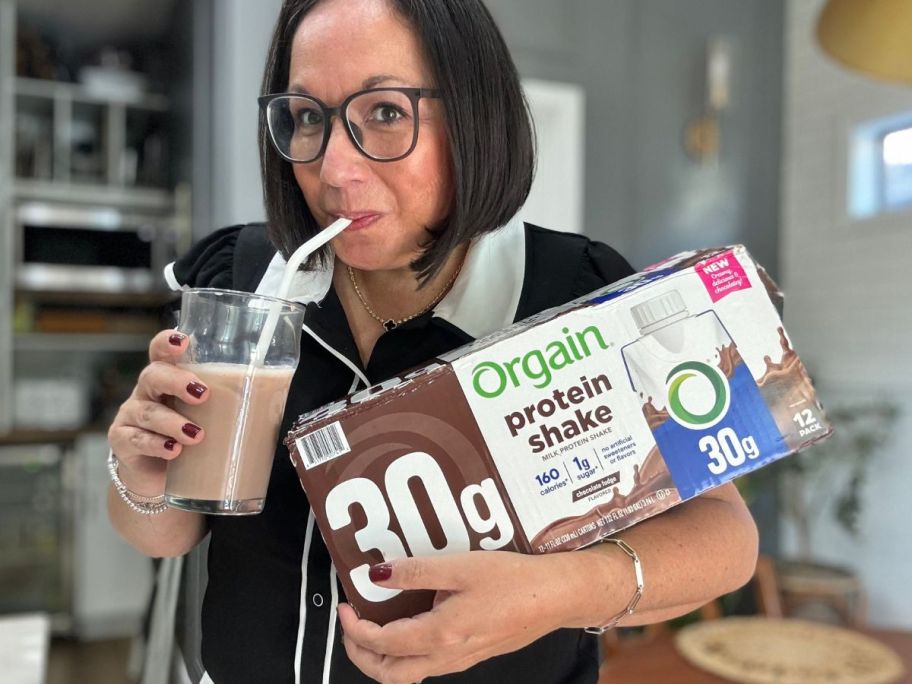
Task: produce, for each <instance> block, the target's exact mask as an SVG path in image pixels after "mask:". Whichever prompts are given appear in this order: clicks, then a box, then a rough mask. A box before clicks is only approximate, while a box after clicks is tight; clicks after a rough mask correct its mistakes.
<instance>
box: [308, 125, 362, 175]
mask: <svg viewBox="0 0 912 684" xmlns="http://www.w3.org/2000/svg"><path fill="white" fill-rule="evenodd" d="M366 162H367V158H366V157H365V156H364V155H363V154H361V152H360V151H359V150H358V149H357V148H356V147H355V144H354V143H353V142H352V139H351V138H350V137H349V135H348V132H347V131H346V130H345V124H344V123H343V122H342V120H341V119H339V118H335V119H333V121H332V123H331V124H330V128H329V140H327V141H326V150H325V151H324V152H323V159H322V166H321V167H320V179H321V180H322V181H323V182H324V183H326V184H328V185H331V186H335V187H343V186H345V185H347V184H349V183H352V182H357V181H359V180H362V179H363V177H364V172H365V169H366Z"/></svg>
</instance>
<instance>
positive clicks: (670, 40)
mask: <svg viewBox="0 0 912 684" xmlns="http://www.w3.org/2000/svg"><path fill="white" fill-rule="evenodd" d="M486 4H487V5H488V7H489V8H490V9H491V13H492V14H493V15H494V17H495V19H496V20H497V21H498V24H499V25H500V27H501V30H502V31H503V33H504V37H505V38H506V40H507V43H508V44H509V46H510V49H511V51H512V53H513V56H514V60H515V61H516V64H517V68H518V69H519V71H520V74H521V75H522V76H523V77H524V78H541V79H545V80H550V81H566V82H569V83H576V84H579V85H581V86H582V87H583V88H584V90H585V95H586V111H585V122H586V123H585V165H584V168H585V175H584V183H585V188H584V190H585V192H584V202H583V206H584V212H583V226H584V232H585V233H586V234H587V235H589V236H591V237H594V238H596V239H599V240H603V241H605V242H608V243H609V244H611V245H613V246H614V247H615V248H616V249H618V250H619V251H620V252H621V253H622V254H624V255H625V256H626V257H627V258H628V259H629V260H630V262H631V263H632V264H633V265H634V266H635V267H643V266H645V265H647V264H650V263H654V262H655V261H658V260H660V259H663V258H665V257H667V256H669V255H671V254H674V253H675V252H677V251H680V250H683V249H690V248H693V247H699V246H705V245H712V244H731V243H735V242H740V243H744V244H746V245H747V246H748V248H749V249H750V250H751V252H752V253H753V254H754V256H755V257H756V258H757V259H758V260H759V261H760V262H761V263H763V264H764V265H765V266H766V267H767V269H768V270H769V271H770V273H772V274H773V276H774V277H778V272H779V264H778V262H779V246H778V245H779V139H780V118H781V98H782V95H781V78H782V77H781V66H782V21H783V5H782V2H781V0H738V1H737V2H733V1H732V0H688V1H687V2H686V3H681V2H671V1H669V0H611V1H605V0H573V1H572V2H566V3H555V2H552V1H551V0H486ZM714 36H724V37H726V38H727V39H729V40H730V41H731V42H732V45H733V47H734V55H733V78H732V89H733V92H732V106H731V109H730V110H729V111H728V112H726V113H725V115H724V118H723V120H722V123H721V125H722V146H721V152H720V154H719V160H718V163H717V164H716V165H715V166H702V165H700V164H697V163H695V162H694V161H692V160H691V159H690V158H688V157H687V155H686V154H685V151H684V145H683V132H684V128H685V124H686V123H687V122H688V121H690V120H691V119H693V118H694V117H696V116H698V115H699V114H700V113H701V112H702V102H703V97H704V95H703V92H704V91H703V74H704V72H705V67H704V63H705V53H706V44H707V39H709V38H711V37H714ZM551 227H555V228H560V227H561V226H557V225H555V226H551ZM776 507H777V501H776V497H775V494H774V493H767V494H766V495H765V496H761V497H758V499H757V500H756V501H755V502H754V504H753V505H752V509H753V511H754V516H755V518H757V521H758V524H759V526H760V529H761V547H762V548H763V550H764V551H767V552H771V553H772V552H775V551H776V549H777V548H778V516H777V512H776Z"/></svg>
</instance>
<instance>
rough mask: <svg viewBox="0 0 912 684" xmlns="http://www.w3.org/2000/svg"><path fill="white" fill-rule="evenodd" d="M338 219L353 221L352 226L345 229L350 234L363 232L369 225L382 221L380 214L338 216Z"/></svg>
mask: <svg viewBox="0 0 912 684" xmlns="http://www.w3.org/2000/svg"><path fill="white" fill-rule="evenodd" d="M337 218H347V219H351V225H350V226H349V227H348V228H346V229H345V230H346V231H347V232H350V231H353V230H363V229H364V228H367V227H368V226H369V225H371V224H372V223H374V222H376V221H378V220H379V219H380V214H371V213H363V214H362V213H358V214H338V215H337Z"/></svg>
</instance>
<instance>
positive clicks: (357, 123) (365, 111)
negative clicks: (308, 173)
mask: <svg viewBox="0 0 912 684" xmlns="http://www.w3.org/2000/svg"><path fill="white" fill-rule="evenodd" d="M422 97H434V98H436V97H440V92H439V91H437V90H430V89H427V88H370V89H368V90H360V91H358V92H357V93H352V94H351V95H349V96H348V97H347V98H345V100H344V101H343V102H342V104H340V105H339V106H338V107H327V106H326V104H325V103H323V102H321V101H320V100H318V99H317V98H315V97H311V96H310V95H300V94H297V93H279V94H276V95H263V96H262V97H260V98H258V102H259V104H260V108H261V109H262V110H263V111H264V112H265V113H266V122H267V125H268V127H269V137H270V138H271V139H272V144H273V145H275V148H276V150H278V152H279V154H281V155H282V156H283V157H284V158H285V159H287V160H288V161H290V162H298V163H307V162H312V161H314V160H316V159H319V158H320V157H321V156H323V153H324V152H325V151H326V145H327V143H328V142H329V134H330V130H331V127H332V118H333V117H334V116H338V117H339V118H340V119H341V120H342V123H343V124H344V128H345V131H346V132H347V133H348V137H349V138H350V139H351V141H352V142H353V143H354V144H355V147H356V148H357V149H358V150H360V151H361V153H362V154H364V156H366V157H368V158H369V159H373V160H374V161H383V162H387V161H396V160H397V159H402V158H404V157H407V156H408V155H409V154H411V152H412V150H414V149H415V144H416V143H417V142H418V100H420V99H421V98H422Z"/></svg>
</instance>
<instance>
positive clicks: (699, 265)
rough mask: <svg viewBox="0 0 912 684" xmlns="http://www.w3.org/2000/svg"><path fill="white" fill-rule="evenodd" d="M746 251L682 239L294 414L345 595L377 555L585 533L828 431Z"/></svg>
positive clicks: (395, 607) (294, 449) (688, 494)
mask: <svg viewBox="0 0 912 684" xmlns="http://www.w3.org/2000/svg"><path fill="white" fill-rule="evenodd" d="M776 297H778V292H777V291H776V290H775V286H774V285H772V282H771V281H770V280H769V278H768V277H767V276H766V274H765V272H764V271H763V270H762V269H761V268H759V267H758V266H757V265H756V264H755V263H754V262H753V261H752V259H751V258H750V256H749V255H748V253H747V251H746V250H745V249H744V247H741V246H736V247H726V248H719V249H712V250H703V251H699V252H687V253H684V254H679V255H678V256H676V257H673V258H671V259H668V260H666V261H664V262H661V263H659V264H656V265H655V266H653V267H650V268H649V269H647V270H645V271H643V272H641V273H638V274H635V275H633V276H630V277H629V278H626V279H624V280H622V281H620V282H618V283H614V284H612V285H610V286H608V287H605V288H603V289H601V290H597V291H596V292H593V293H591V294H589V295H587V296H586V297H583V298H581V299H579V300H576V301H574V302H571V303H569V304H566V305H564V306H561V307H557V308H554V309H549V310H547V311H544V312H542V313H540V314H537V315H536V316H533V317H532V318H529V319H526V320H524V321H521V322H519V323H516V324H515V325H513V326H511V327H509V328H506V329H504V330H501V331H498V332H496V333H494V334H492V335H489V336H487V337H484V338H480V339H478V340H476V341H475V342H473V343H471V344H469V345H467V346H465V347H461V348H459V349H457V350H455V351H453V352H451V353H450V354H448V355H446V356H444V357H442V358H440V359H437V360H436V361H435V362H434V363H431V364H429V365H427V366H424V367H422V368H419V369H417V370H415V371H412V372H411V373H409V374H407V375H405V376H403V377H397V378H394V379H392V380H390V381H387V382H386V383H383V384H381V385H378V386H375V387H371V388H369V389H367V390H364V391H361V392H358V393H356V394H354V395H352V396H350V397H348V398H346V399H344V400H342V401H339V402H337V403H334V404H330V405H327V406H325V407H323V408H321V409H318V410H317V411H314V412H312V413H310V414H306V415H304V416H302V417H301V418H300V419H299V420H298V422H297V423H296V425H295V426H294V428H293V429H292V431H291V432H290V433H289V435H288V438H287V440H286V443H287V444H288V447H289V450H290V452H291V458H292V462H293V464H294V466H295V468H296V469H297V472H298V474H299V476H300V479H301V483H302V485H303V487H304V489H305V491H306V492H307V495H308V498H309V500H310V503H311V506H312V508H313V512H314V516H315V518H316V521H317V524H318V525H319V528H320V531H321V532H322V534H323V538H324V540H325V541H326V544H327V547H328V549H329V552H330V555H331V556H332V558H333V562H334V564H335V566H336V569H337V572H338V575H339V578H340V579H341V581H342V583H343V586H344V588H345V592H346V595H347V597H348V600H349V601H350V603H351V604H352V605H353V606H354V607H355V609H356V610H357V611H358V612H359V614H360V615H361V616H362V617H364V618H367V619H370V620H374V621H376V622H378V623H381V624H385V623H386V622H389V621H390V620H393V619H396V618H399V617H404V616H408V615H414V614H416V613H418V612H421V611H424V610H428V609H430V607H431V602H432V600H433V594H432V592H401V591H398V590H395V591H394V590H390V589H385V588H383V587H379V586H377V585H375V584H373V583H372V582H371V581H370V579H369V578H368V569H369V568H370V566H371V565H373V564H374V563H379V562H383V561H384V560H391V559H396V558H402V557H405V556H423V555H433V554H441V553H455V552H460V551H468V550H474V549H485V550H494V549H501V550H511V551H520V552H523V553H548V552H553V551H568V550H571V549H577V548H580V547H583V546H587V545H589V544H592V543H594V542H597V541H598V540H599V539H602V538H604V537H606V536H609V535H611V534H614V533H615V532H617V531H618V530H621V529H623V528H626V527H629V526H630V525H633V524H635V523H637V522H640V521H642V520H644V519H646V518H649V517H651V516H653V515H656V514H658V513H660V512H662V511H664V510H666V509H668V508H670V507H672V506H674V505H676V504H678V503H680V502H682V501H686V500H687V499H690V498H693V497H695V496H697V495H699V494H700V493H701V492H704V491H706V490H708V489H712V488H713V487H717V486H719V485H720V484H722V483H724V482H728V481H729V480H732V479H733V478H735V477H738V476H739V475H743V474H745V473H747V472H750V471H752V470H756V469H757V468H760V467H762V466H764V465H766V464H768V463H770V462H772V461H774V460H776V459H779V458H782V457H783V456H787V455H789V454H792V453H795V452H796V451H799V450H800V449H802V448H804V447H806V446H808V445H809V444H811V443H813V442H816V441H819V440H821V439H823V438H825V437H827V436H828V435H829V434H830V431H831V428H830V425H829V423H828V421H827V419H826V416H825V415H824V413H823V409H822V407H821V405H820V403H819V402H818V401H817V398H816V396H815V393H814V389H813V387H812V386H811V382H810V379H809V378H808V376H807V373H806V372H805V370H804V367H803V366H802V364H801V362H800V360H799V359H798V356H797V355H796V354H795V352H794V350H793V349H792V347H791V343H790V341H789V338H788V336H787V335H786V333H785V330H784V329H783V327H782V322H781V321H780V319H779V315H778V313H777V311H776V307H775V306H774V303H773V299H774V298H776Z"/></svg>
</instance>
